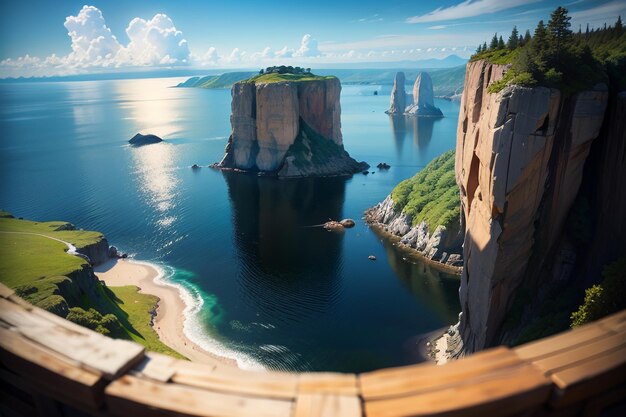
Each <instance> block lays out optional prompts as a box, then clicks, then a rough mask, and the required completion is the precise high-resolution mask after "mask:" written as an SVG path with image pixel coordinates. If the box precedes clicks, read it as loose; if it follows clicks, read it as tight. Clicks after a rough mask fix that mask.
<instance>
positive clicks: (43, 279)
mask: <svg viewBox="0 0 626 417" xmlns="http://www.w3.org/2000/svg"><path fill="white" fill-rule="evenodd" d="M3 213H4V214H6V215H5V216H1V218H0V282H2V283H3V284H4V285H6V286H8V287H10V288H12V289H14V290H15V291H16V293H17V294H18V295H19V296H20V297H22V298H24V299H25V300H26V301H28V302H30V303H31V304H34V305H36V306H38V307H40V308H43V309H45V310H48V311H51V312H53V313H55V314H58V315H60V316H62V317H66V318H68V319H69V320H71V321H74V322H76V323H78V324H81V325H83V326H85V327H89V328H91V329H93V330H96V331H99V332H101V333H104V334H108V335H110V336H112V337H117V338H122V339H129V340H134V341H136V342H138V343H141V344H142V345H144V346H145V347H146V348H147V349H149V350H152V351H157V352H162V353H167V354H170V355H173V356H176V357H182V356H180V355H179V354H178V353H176V352H174V351H173V350H172V349H170V348H169V347H167V346H166V345H164V344H163V343H161V342H160V341H159V339H158V336H157V334H156V332H155V331H154V330H153V329H152V327H151V326H150V322H151V315H150V312H151V311H152V310H153V309H154V307H155V305H156V302H157V298H156V297H154V296H151V295H146V294H139V293H138V292H137V291H138V288H137V287H134V286H130V287H113V288H107V287H106V286H104V285H103V284H102V283H100V281H97V280H95V279H94V280H93V281H90V282H89V283H88V284H90V285H93V287H89V288H91V293H90V294H91V295H90V296H88V295H87V294H86V292H85V291H84V288H85V285H86V284H85V283H84V282H83V283H82V284H83V285H82V286H81V285H79V283H78V282H77V281H78V280H88V279H91V278H90V276H89V274H91V266H90V265H89V263H88V262H87V261H86V260H84V259H82V258H80V257H77V256H74V255H70V254H68V253H67V246H66V245H65V244H64V243H62V242H58V241H55V240H52V239H49V238H48V237H53V238H56V239H61V240H64V241H67V242H70V243H72V244H74V245H75V246H77V247H79V248H80V247H83V246H85V245H89V244H93V243H95V242H97V241H99V240H100V239H102V238H103V236H102V234H101V233H98V232H90V231H83V230H59V229H64V228H68V227H70V226H71V225H70V224H69V223H67V222H33V221H28V220H19V219H15V218H11V217H8V216H10V215H9V214H8V213H6V212H3ZM42 235H43V236H42ZM46 236H48V237H46ZM86 274H87V275H86ZM81 287H82V288H81Z"/></svg>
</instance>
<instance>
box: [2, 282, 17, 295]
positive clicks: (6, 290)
mask: <svg viewBox="0 0 626 417" xmlns="http://www.w3.org/2000/svg"><path fill="white" fill-rule="evenodd" d="M13 294H15V291H13V290H12V289H11V288H9V287H7V286H6V285H4V284H2V283H0V297H2V298H9V297H10V296H12V295H13Z"/></svg>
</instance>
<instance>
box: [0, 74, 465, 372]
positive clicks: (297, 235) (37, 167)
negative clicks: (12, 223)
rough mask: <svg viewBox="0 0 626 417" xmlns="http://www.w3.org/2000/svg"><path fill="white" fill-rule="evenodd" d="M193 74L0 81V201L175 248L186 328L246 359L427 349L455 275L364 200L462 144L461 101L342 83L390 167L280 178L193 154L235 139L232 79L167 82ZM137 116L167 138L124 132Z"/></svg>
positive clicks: (261, 361) (346, 101) (342, 359)
mask: <svg viewBox="0 0 626 417" xmlns="http://www.w3.org/2000/svg"><path fill="white" fill-rule="evenodd" d="M180 81H182V80H181V79H174V78H169V79H167V78H166V79H145V80H115V81H94V82H67V83H29V84H2V85H0V123H1V124H0V126H1V132H0V133H1V138H0V208H2V209H4V210H7V211H10V212H12V213H14V214H15V215H16V216H22V217H25V218H29V219H35V220H67V221H70V222H72V223H74V224H76V225H77V226H79V227H81V228H84V229H93V230H99V231H102V232H104V233H105V234H106V235H107V237H108V239H109V242H110V243H111V244H114V245H116V246H118V247H119V248H121V249H122V250H123V251H127V252H129V253H131V254H133V255H134V256H135V257H136V258H137V259H141V260H146V261H150V262H154V263H157V264H159V265H161V266H162V267H163V269H164V270H165V271H166V273H167V279H168V280H170V282H173V283H176V284H179V285H183V286H184V287H185V288H186V289H187V293H186V294H187V296H188V297H189V300H188V302H189V305H190V307H189V311H188V316H189V320H188V321H187V322H186V327H185V331H186V332H187V333H188V334H190V335H191V336H192V337H193V338H194V340H196V341H198V342H199V343H200V344H202V345H203V346H205V347H206V348H208V349H211V350H213V351H216V352H219V353H222V354H225V355H229V356H231V357H235V358H237V359H238V360H239V361H240V363H241V364H242V365H243V366H246V367H253V366H263V367H268V368H273V369H287V370H315V371H322V370H328V371H352V372H355V371H357V372H358V371H364V370H370V369H375V368H380V367H389V366H399V365H404V364H408V363H413V362H416V361H419V360H420V359H419V355H417V353H416V348H415V341H416V340H417V338H418V337H419V335H420V334H423V333H425V332H429V331H433V330H435V329H438V328H440V327H442V326H444V325H447V324H452V323H454V322H455V321H456V318H457V313H458V311H459V305H458V279H457V278H456V277H454V276H450V275H448V274H445V273H441V272H439V271H437V270H436V269H434V268H433V267H431V266H428V265H425V264H422V263H420V262H415V261H411V262H409V261H406V260H404V259H403V257H405V256H406V255H403V254H401V253H398V252H397V251H396V250H395V248H393V247H392V246H391V245H390V244H388V243H385V242H382V241H381V240H380V239H379V238H378V237H377V236H376V235H375V234H374V233H373V232H372V231H370V230H369V229H368V228H367V227H366V225H365V224H364V222H363V221H362V220H361V217H362V214H363V211H364V210H365V209H366V208H368V207H370V206H372V205H374V204H376V203H377V202H379V201H381V200H382V199H384V198H385V196H386V195H387V194H388V193H389V192H390V191H391V189H392V188H393V187H394V185H395V184H397V183H398V182H399V181H401V180H403V179H405V178H408V177H411V176H412V175H414V174H415V173H416V172H417V171H418V170H419V169H420V168H421V167H423V166H424V165H426V164H427V163H428V162H429V161H430V160H432V159H433V158H434V157H436V156H438V155H440V154H441V153H443V152H445V151H447V150H449V149H452V148H453V147H454V145H455V136H456V123H457V117H458V110H459V106H458V104H457V103H452V102H448V101H443V100H438V101H437V102H436V105H437V106H439V107H440V108H441V109H442V111H443V112H444V114H445V115H446V118H444V119H438V120H426V119H422V120H419V121H417V120H410V119H408V120H404V118H400V119H391V118H389V116H387V115H386V114H384V110H385V109H386V108H387V107H388V104H389V97H388V91H383V90H381V89H380V87H375V86H344V88H343V92H342V97H341V105H342V131H343V135H344V142H345V146H346V149H347V150H348V151H349V152H350V154H351V155H352V156H353V157H354V158H356V159H357V160H365V161H366V162H368V163H369V164H370V165H372V166H375V165H376V164H378V163H379V162H387V163H388V164H390V165H391V169H390V170H389V171H387V172H378V170H375V171H376V173H375V174H373V175H372V174H370V175H368V176H364V175H361V174H359V175H356V176H354V177H353V178H351V179H342V178H327V179H297V180H276V179H272V178H257V177H254V176H249V175H245V174H236V173H223V172H219V171H214V170H211V169H208V168H203V169H201V170H197V171H194V170H191V169H190V166H191V165H193V164H194V163H197V164H200V165H208V164H210V163H213V162H216V161H219V160H220V158H221V157H222V155H223V149H224V145H225V143H226V141H227V137H228V135H229V133H230V122H229V114H230V91H228V90H201V89H179V88H170V87H171V86H172V85H176V84H177V83H178V82H180ZM375 89H378V90H379V91H382V92H381V94H380V95H378V96H375V95H373V91H374V90H375ZM137 132H144V133H148V132H149V133H154V134H157V135H159V136H162V137H164V138H166V139H167V141H166V142H164V143H160V144H155V145H149V146H144V147H140V148H132V147H129V146H127V140H128V139H129V138H131V137H132V136H133V135H135V133H137ZM346 217H350V218H353V219H355V220H356V221H357V225H356V227H355V228H353V229H350V230H348V231H346V232H345V233H343V234H338V233H329V232H326V231H324V230H322V229H320V228H311V227H308V226H311V225H316V224H320V223H323V222H325V221H326V220H328V219H341V218H346ZM369 255H375V256H376V257H377V260H376V261H375V262H372V261H370V260H368V256H369Z"/></svg>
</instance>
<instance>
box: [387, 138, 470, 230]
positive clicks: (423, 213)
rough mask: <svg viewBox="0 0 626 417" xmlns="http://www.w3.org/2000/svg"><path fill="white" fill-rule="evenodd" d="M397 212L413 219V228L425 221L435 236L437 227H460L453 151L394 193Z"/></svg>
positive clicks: (399, 185) (401, 185) (394, 190)
mask: <svg viewBox="0 0 626 417" xmlns="http://www.w3.org/2000/svg"><path fill="white" fill-rule="evenodd" d="M391 198H392V199H393V201H394V204H395V206H394V208H395V210H397V211H401V212H403V213H405V214H407V215H409V216H411V221H412V224H413V226H415V225H418V224H419V223H421V222H422V221H426V224H427V225H428V230H429V231H430V232H431V233H432V232H434V231H435V229H436V228H437V226H439V225H441V226H445V227H446V228H452V227H458V223H459V215H460V201H459V187H458V186H457V184H456V180H455V172H454V150H451V151H448V152H446V153H444V154H443V155H441V156H439V157H437V158H435V159H434V160H432V161H431V162H430V163H429V164H428V165H426V167H424V169H422V170H421V171H420V172H418V173H417V174H416V175H415V176H414V177H413V178H409V179H407V180H404V181H402V182H401V183H400V184H398V185H397V186H396V188H394V189H393V191H392V192H391Z"/></svg>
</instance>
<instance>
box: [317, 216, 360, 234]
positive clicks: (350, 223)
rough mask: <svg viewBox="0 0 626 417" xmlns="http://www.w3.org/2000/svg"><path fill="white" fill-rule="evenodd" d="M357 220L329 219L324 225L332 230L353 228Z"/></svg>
mask: <svg viewBox="0 0 626 417" xmlns="http://www.w3.org/2000/svg"><path fill="white" fill-rule="evenodd" d="M355 224H356V223H355V222H354V220H352V219H343V220H341V221H335V220H329V221H327V222H326V223H324V224H323V225H322V227H323V228H324V229H326V230H330V231H336V232H337V231H343V230H344V229H351V228H353V227H354V226H355Z"/></svg>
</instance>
